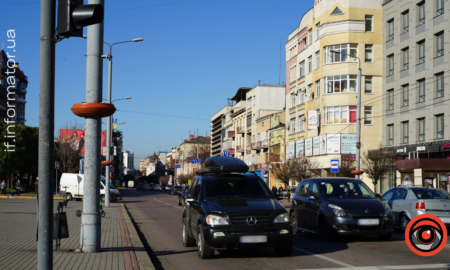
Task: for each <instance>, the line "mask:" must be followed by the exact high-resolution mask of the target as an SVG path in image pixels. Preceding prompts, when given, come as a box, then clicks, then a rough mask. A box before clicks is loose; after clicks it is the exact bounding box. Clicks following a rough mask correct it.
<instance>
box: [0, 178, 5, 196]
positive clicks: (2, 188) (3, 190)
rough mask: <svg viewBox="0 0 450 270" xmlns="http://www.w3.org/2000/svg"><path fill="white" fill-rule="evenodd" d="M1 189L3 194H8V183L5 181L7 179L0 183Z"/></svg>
mask: <svg viewBox="0 0 450 270" xmlns="http://www.w3.org/2000/svg"><path fill="white" fill-rule="evenodd" d="M0 190H1V195H5V196H6V183H5V180H3V181H2V183H1V184H0Z"/></svg>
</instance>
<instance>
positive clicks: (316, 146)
mask: <svg viewBox="0 0 450 270" xmlns="http://www.w3.org/2000/svg"><path fill="white" fill-rule="evenodd" d="M313 155H314V156H318V155H320V137H319V136H317V137H313Z"/></svg>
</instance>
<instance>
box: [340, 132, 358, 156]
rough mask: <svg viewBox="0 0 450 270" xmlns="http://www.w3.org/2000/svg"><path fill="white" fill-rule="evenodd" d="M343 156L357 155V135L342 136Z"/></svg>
mask: <svg viewBox="0 0 450 270" xmlns="http://www.w3.org/2000/svg"><path fill="white" fill-rule="evenodd" d="M341 154H356V134H341Z"/></svg>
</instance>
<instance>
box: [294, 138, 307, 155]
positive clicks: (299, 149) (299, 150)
mask: <svg viewBox="0 0 450 270" xmlns="http://www.w3.org/2000/svg"><path fill="white" fill-rule="evenodd" d="M295 147H296V148H295V154H296V155H297V157H298V158H302V157H304V156H305V150H304V148H305V140H298V141H296V142H295Z"/></svg>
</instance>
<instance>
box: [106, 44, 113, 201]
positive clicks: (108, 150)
mask: <svg viewBox="0 0 450 270" xmlns="http://www.w3.org/2000/svg"><path fill="white" fill-rule="evenodd" d="M108 60H109V62H108V65H109V68H108V103H111V84H112V46H109V55H108ZM111 121H112V116H108V121H106V161H110V160H111V133H112V130H111V128H112V125H111ZM109 170H110V167H109V165H108V166H106V172H105V178H106V180H105V207H109V201H110V191H109V181H110V171H109Z"/></svg>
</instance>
